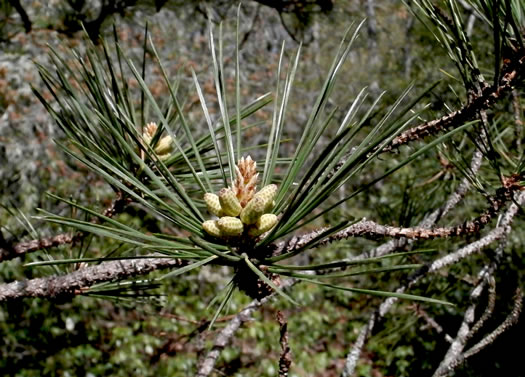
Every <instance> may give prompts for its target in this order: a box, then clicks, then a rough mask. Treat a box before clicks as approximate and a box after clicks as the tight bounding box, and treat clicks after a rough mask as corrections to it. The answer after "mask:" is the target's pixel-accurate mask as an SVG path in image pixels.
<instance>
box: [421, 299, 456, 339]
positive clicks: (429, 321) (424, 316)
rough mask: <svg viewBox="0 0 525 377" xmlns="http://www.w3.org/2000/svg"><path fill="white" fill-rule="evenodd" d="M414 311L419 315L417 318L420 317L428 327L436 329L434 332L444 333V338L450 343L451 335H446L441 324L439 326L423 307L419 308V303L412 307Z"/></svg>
mask: <svg viewBox="0 0 525 377" xmlns="http://www.w3.org/2000/svg"><path fill="white" fill-rule="evenodd" d="M414 312H415V313H416V315H417V316H418V317H419V318H422V319H423V320H424V321H425V322H426V323H427V325H428V327H431V328H433V329H434V330H436V332H437V333H438V334H444V336H445V340H446V341H447V342H448V343H452V342H453V341H454V339H452V337H451V336H450V335H448V334H447V333H445V331H444V330H443V326H441V325H440V324H439V323H437V321H436V320H435V319H434V318H432V317H431V316H430V315H429V314H428V313H427V312H426V311H425V310H423V308H421V307H420V306H419V305H415V309H414Z"/></svg>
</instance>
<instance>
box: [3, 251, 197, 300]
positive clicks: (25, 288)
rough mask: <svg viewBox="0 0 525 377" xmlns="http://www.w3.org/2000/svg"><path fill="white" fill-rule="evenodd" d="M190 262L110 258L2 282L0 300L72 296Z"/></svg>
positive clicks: (161, 259)
mask: <svg viewBox="0 0 525 377" xmlns="http://www.w3.org/2000/svg"><path fill="white" fill-rule="evenodd" d="M187 263H188V262H186V261H185V260H180V259H176V258H165V257H163V258H158V257H155V256H152V257H151V258H143V259H135V260H133V259H132V260H122V261H108V262H102V263H100V264H99V265H96V266H90V267H85V268H81V269H79V270H76V271H74V272H72V273H69V274H67V275H63V276H51V277H44V278H36V279H31V280H25V281H15V282H12V283H6V284H0V302H3V301H12V300H17V299H22V298H28V297H32V298H35V297H41V298H47V299H70V298H73V297H74V296H76V295H81V294H83V293H86V292H88V291H89V288H90V287H91V286H93V285H94V284H98V283H102V282H110V281H117V280H122V279H127V278H130V277H134V276H139V275H145V274H148V273H150V272H153V271H156V270H161V269H166V268H174V267H182V266H185V265H186V264H187Z"/></svg>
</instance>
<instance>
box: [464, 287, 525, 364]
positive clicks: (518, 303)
mask: <svg viewBox="0 0 525 377" xmlns="http://www.w3.org/2000/svg"><path fill="white" fill-rule="evenodd" d="M522 307H523V293H522V292H521V289H520V288H517V289H516V295H515V297H514V307H513V309H512V311H511V312H510V314H509V315H508V316H507V318H506V319H505V321H503V323H502V324H501V325H499V326H498V327H497V328H496V329H495V330H494V331H492V332H491V333H490V334H489V335H487V336H486V337H484V338H483V340H481V341H480V342H479V343H478V344H476V345H475V346H473V347H472V348H471V349H469V350H468V351H467V352H465V354H464V355H463V358H464V359H468V358H469V357H470V356H473V355H475V354H476V353H478V352H480V351H481V350H482V349H483V348H485V347H487V346H488V345H490V344H492V343H493V342H494V341H495V340H496V338H497V337H499V336H500V335H501V334H503V333H504V332H505V331H507V330H508V329H509V328H510V327H511V326H514V325H515V324H516V323H518V319H519V317H520V314H521V309H522Z"/></svg>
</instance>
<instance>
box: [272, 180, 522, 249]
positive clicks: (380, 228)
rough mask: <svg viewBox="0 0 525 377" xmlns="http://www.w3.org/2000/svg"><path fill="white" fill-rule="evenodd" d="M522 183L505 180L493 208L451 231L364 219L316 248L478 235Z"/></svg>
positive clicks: (304, 238) (296, 242)
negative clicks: (360, 240) (350, 242)
mask: <svg viewBox="0 0 525 377" xmlns="http://www.w3.org/2000/svg"><path fill="white" fill-rule="evenodd" d="M520 179H522V178H521V177H513V178H508V179H507V180H506V186H505V187H502V188H500V189H498V190H497V192H496V194H495V195H494V196H492V197H489V198H488V201H489V203H490V207H489V208H488V209H487V210H485V211H484V212H483V213H482V214H481V215H480V216H478V217H477V218H475V219H474V220H471V221H468V222H465V223H464V224H461V225H457V226H452V227H439V228H430V226H431V225H432V224H431V222H429V221H428V220H427V221H425V222H424V223H423V225H424V226H417V227H411V228H410V227H409V228H402V227H396V226H390V225H380V224H377V223H375V222H373V221H370V220H366V219H363V220H361V221H359V222H358V223H355V224H352V225H350V226H349V227H347V228H345V229H343V230H341V231H339V232H337V233H335V234H333V235H331V236H329V237H327V238H326V239H324V240H322V241H321V242H319V243H318V244H317V245H316V247H321V246H325V245H327V244H329V243H332V242H336V241H340V240H343V239H348V238H351V237H359V236H360V237H366V238H372V239H376V238H378V237H394V238H404V239H412V240H422V239H433V238H447V237H454V236H463V235H469V234H475V233H479V232H480V231H481V230H482V229H483V228H484V227H485V226H486V225H487V224H488V223H489V222H490V221H491V220H492V219H493V218H494V217H495V216H496V215H497V214H498V213H499V212H500V211H501V209H502V208H503V207H504V206H505V204H506V203H507V202H509V201H510V200H511V198H512V193H513V192H515V191H517V190H521V189H522V187H521V186H519V185H518V184H516V182H518V181H519V180H520ZM462 195H464V194H462ZM455 198H456V196H455ZM446 209H447V211H448V210H449V209H451V206H450V203H447V204H446ZM439 212H441V215H443V213H445V212H444V211H443V210H440V211H439ZM441 215H440V216H441ZM433 217H435V220H437V218H438V217H439V216H438V215H437V213H436V215H434V216H433ZM326 229H327V228H321V229H317V230H315V231H312V232H309V233H306V234H303V235H301V236H297V237H293V238H292V239H291V240H289V241H287V242H281V243H279V244H277V245H276V246H275V247H274V250H273V254H274V255H280V254H282V253H288V252H292V251H294V250H298V249H300V248H302V247H304V246H305V245H306V244H308V243H309V242H311V241H312V240H314V239H315V238H316V237H318V236H319V235H320V234H322V233H323V231H325V230H326Z"/></svg>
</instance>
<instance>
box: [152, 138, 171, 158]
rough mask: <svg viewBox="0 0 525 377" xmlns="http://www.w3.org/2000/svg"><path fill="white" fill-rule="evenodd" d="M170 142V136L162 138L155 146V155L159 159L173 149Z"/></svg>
mask: <svg viewBox="0 0 525 377" xmlns="http://www.w3.org/2000/svg"><path fill="white" fill-rule="evenodd" d="M172 142H173V139H172V138H171V136H169V135H168V136H164V137H163V138H162V139H160V141H159V142H158V143H157V145H156V146H155V153H157V154H158V155H159V157H161V156H162V155H165V154H170V153H171V151H172V149H173V146H172V145H171V143H172Z"/></svg>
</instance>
